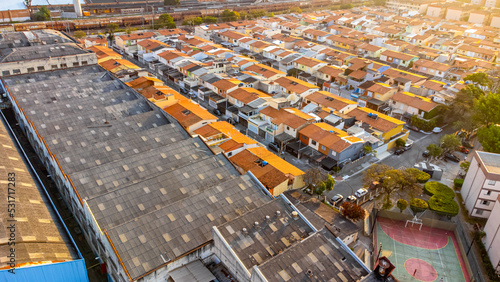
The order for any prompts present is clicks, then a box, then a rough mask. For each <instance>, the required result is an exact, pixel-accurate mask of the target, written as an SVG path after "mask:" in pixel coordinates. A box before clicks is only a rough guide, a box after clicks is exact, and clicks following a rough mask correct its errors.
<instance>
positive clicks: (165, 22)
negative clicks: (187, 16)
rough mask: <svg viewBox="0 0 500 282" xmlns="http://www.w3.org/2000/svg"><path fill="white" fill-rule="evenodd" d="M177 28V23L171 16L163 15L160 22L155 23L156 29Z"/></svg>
mask: <svg viewBox="0 0 500 282" xmlns="http://www.w3.org/2000/svg"><path fill="white" fill-rule="evenodd" d="M162 27H166V28H175V27H176V25H175V22H174V19H173V18H172V16H171V15H169V14H161V15H160V17H159V19H158V21H156V22H155V26H154V28H162Z"/></svg>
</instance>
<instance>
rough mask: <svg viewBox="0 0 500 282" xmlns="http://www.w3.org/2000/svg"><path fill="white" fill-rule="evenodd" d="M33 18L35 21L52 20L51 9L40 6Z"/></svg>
mask: <svg viewBox="0 0 500 282" xmlns="http://www.w3.org/2000/svg"><path fill="white" fill-rule="evenodd" d="M33 19H34V20H35V21H48V20H50V10H49V9H47V7H45V6H42V7H40V9H39V10H38V12H36V13H35V14H34V15H33Z"/></svg>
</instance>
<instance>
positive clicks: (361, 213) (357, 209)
mask: <svg viewBox="0 0 500 282" xmlns="http://www.w3.org/2000/svg"><path fill="white" fill-rule="evenodd" d="M365 213H366V212H365V210H364V209H363V208H362V207H361V206H360V205H357V204H355V203H351V202H344V203H343V204H342V215H343V216H345V217H347V218H349V219H350V220H352V221H358V220H362V219H364V218H365Z"/></svg>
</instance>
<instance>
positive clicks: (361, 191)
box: [354, 188, 368, 198]
mask: <svg viewBox="0 0 500 282" xmlns="http://www.w3.org/2000/svg"><path fill="white" fill-rule="evenodd" d="M367 193H368V190H366V189H365V188H359V189H358V191H356V193H354V196H356V197H357V198H361V197H363V196H364V195H366V194H367Z"/></svg>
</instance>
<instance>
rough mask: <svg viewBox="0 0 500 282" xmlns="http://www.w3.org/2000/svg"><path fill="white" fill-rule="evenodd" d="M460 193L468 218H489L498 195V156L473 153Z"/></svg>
mask: <svg viewBox="0 0 500 282" xmlns="http://www.w3.org/2000/svg"><path fill="white" fill-rule="evenodd" d="M460 193H461V194H462V198H463V199H464V203H465V207H466V208H467V210H468V211H469V215H470V216H474V217H481V218H488V217H490V215H491V214H492V211H493V206H494V205H495V202H496V200H497V198H498V196H499V195H500V154H494V153H488V152H482V151H475V152H474V155H473V156H472V160H471V164H470V167H469V170H468V171H467V176H466V177H465V180H464V184H463V186H462V190H460Z"/></svg>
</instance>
